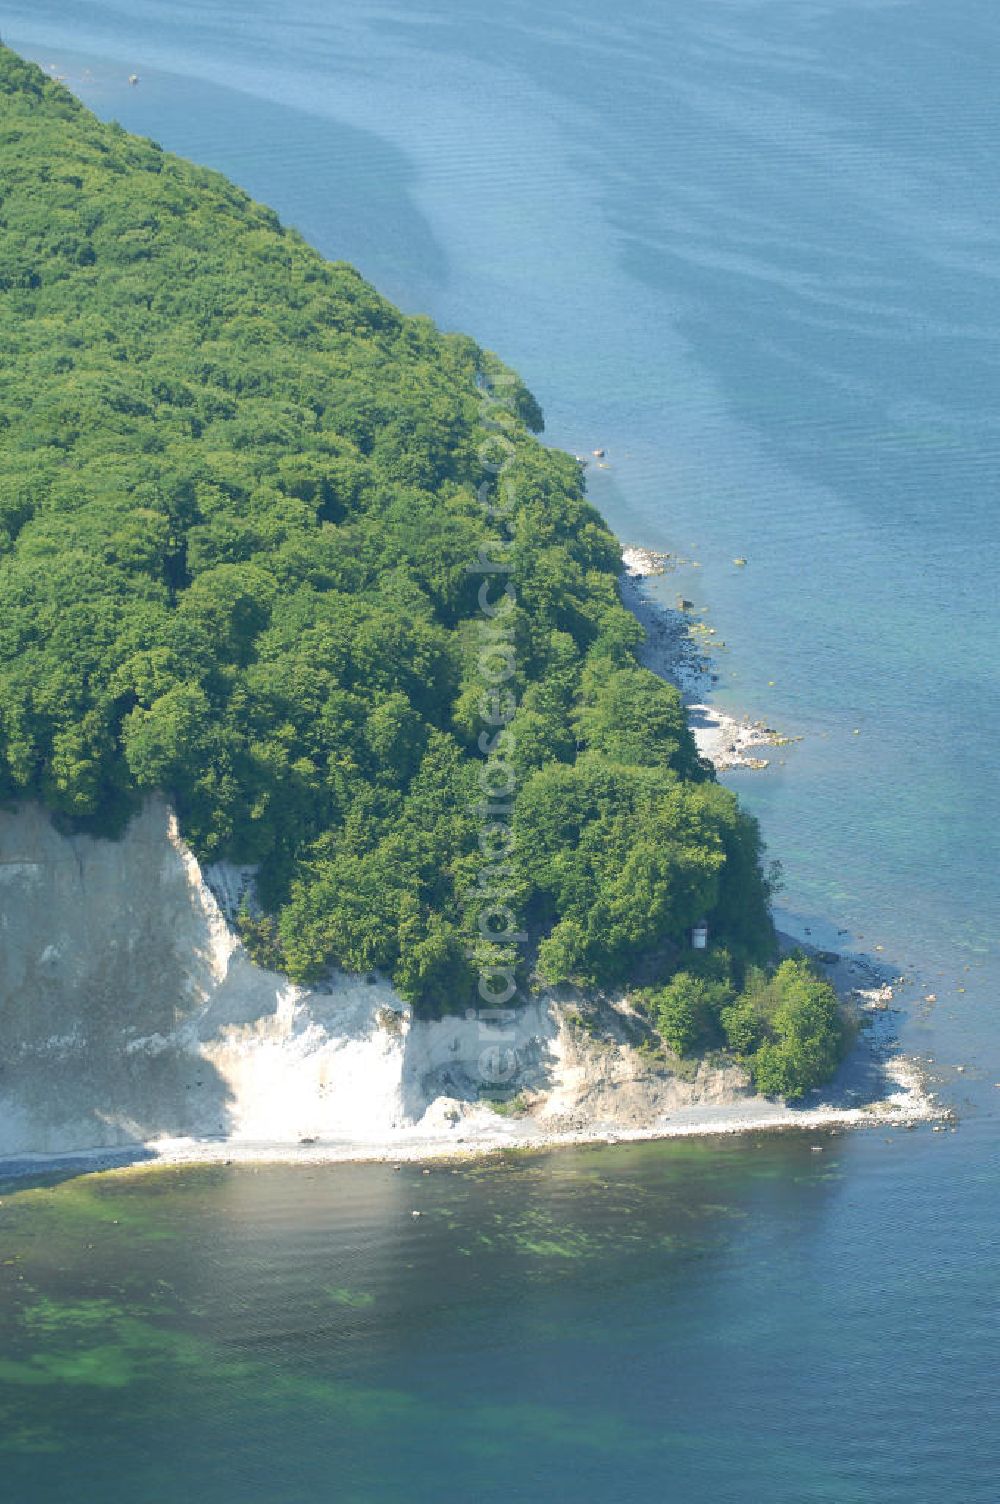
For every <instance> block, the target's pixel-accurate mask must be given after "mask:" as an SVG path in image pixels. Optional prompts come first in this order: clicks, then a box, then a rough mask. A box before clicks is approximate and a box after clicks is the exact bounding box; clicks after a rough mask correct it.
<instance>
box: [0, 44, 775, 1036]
mask: <svg viewBox="0 0 1000 1504" xmlns="http://www.w3.org/2000/svg"><path fill="white" fill-rule="evenodd" d="M0 196H2V198H0V351H2V354H0V799H3V800H4V801H7V802H9V801H12V800H15V799H18V798H24V797H34V798H38V799H41V800H43V801H44V802H45V804H46V805H47V806H48V807H49V808H50V809H51V810H52V811H53V812H54V813H55V814H56V815H57V816H58V817H59V818H60V819H62V820H64V821H67V822H71V823H72V824H73V825H74V826H75V827H77V828H84V829H89V830H91V831H95V832H98V833H100V834H104V835H114V834H116V833H118V832H120V831H121V829H122V828H123V826H124V823H125V822H126V820H127V818H128V816H129V814H130V812H131V811H132V810H133V809H134V808H135V806H136V804H137V802H138V801H139V800H140V799H141V798H142V796H143V795H144V794H145V793H146V792H148V791H151V790H162V791H164V792H165V793H167V794H168V795H169V796H170V798H171V799H172V800H173V802H174V803H175V806H176V808H177V810H178V814H179V817H180V821H181V828H182V830H183V832H184V834H185V836H186V837H187V838H188V840H189V841H190V842H191V844H192V845H193V847H194V848H195V850H196V851H197V852H198V853H199V855H201V856H202V857H205V858H215V857H220V856H227V857H230V858H233V859H236V860H240V861H245V862H255V863H259V864H260V868H261V898H262V901H263V904H264V906H265V909H266V910H267V912H268V913H269V914H270V915H271V916H272V917H273V921H274V923H273V925H269V924H268V923H258V924H257V925H256V927H255V930H256V937H257V941H258V943H262V938H264V939H266V940H267V943H268V946H269V948H270V953H271V956H272V959H274V960H276V961H277V963H278V964H280V965H281V966H282V967H283V968H284V969H285V970H287V971H288V972H289V973H290V974H292V975H293V976H296V977H299V978H304V979H307V978H311V977H315V976H318V975H319V974H320V973H321V972H322V971H324V970H325V969H326V968H328V967H329V966H330V965H333V964H337V965H341V966H344V967H346V968H348V969H353V970H367V969H369V968H373V967H377V968H382V969H384V970H385V971H386V972H388V973H389V974H391V975H392V976H393V978H394V979H395V981H396V983H397V985H398V986H399V987H400V988H401V990H402V991H403V993H404V994H405V995H406V996H407V997H409V998H411V999H413V1000H414V1001H416V1002H418V1003H419V1004H420V1005H421V1006H423V1007H424V1008H426V1009H429V1010H439V1009H445V1008H448V1007H453V1006H465V1004H466V1002H467V1001H469V989H474V984H475V966H476V963H477V957H476V956H475V955H473V956H471V957H470V955H469V954H468V952H469V950H470V949H472V950H475V947H474V946H473V945H471V942H470V921H469V913H470V905H471V906H472V907H473V908H474V900H475V895H476V894H477V893H478V892H479V891H480V889H481V884H480V877H481V873H482V867H483V858H482V855H481V851H480V834H481V828H482V821H483V815H482V813H481V810H480V808H479V806H480V803H481V799H482V795H481V792H480V789H481V785H480V773H481V771H482V766H483V755H484V754H483V750H482V748H481V746H480V743H479V736H480V733H481V731H482V729H483V722H482V719H481V702H482V697H483V683H482V678H481V673H480V667H479V652H480V648H481V645H482V641H481V639H482V630H483V621H482V617H481V612H480V609H479V606H478V605H477V592H478V590H479V586H480V584H481V582H482V576H481V575H477V574H475V573H472V572H470V570H469V565H470V563H474V561H475V560H476V559H477V557H478V556H479V553H480V550H481V548H483V547H484V545H488V544H489V541H490V540H491V539H494V540H497V545H498V546H499V544H500V543H501V542H503V543H504V544H505V547H506V553H505V557H506V558H507V559H508V560H509V562H510V565H511V571H512V573H511V576H510V578H511V580H512V581H513V582H514V584H515V587H516V598H517V599H516V605H515V606H512V607H511V609H510V610H509V611H508V612H507V613H506V614H505V616H504V621H503V630H504V633H505V634H506V637H507V638H508V639H509V640H510V641H511V642H512V643H513V645H514V649H515V658H516V664H517V673H516V676H515V678H514V679H513V680H512V681H511V684H510V686H509V687H511V688H512V689H513V691H514V694H515V695H516V699H517V703H518V709H517V713H516V715H515V717H514V719H513V721H512V722H511V724H510V726H509V727H508V728H507V731H506V733H505V735H504V736H503V737H502V738H500V741H499V745H498V746H497V747H495V748H493V749H492V750H491V749H489V748H488V749H487V754H486V755H488V756H491V757H493V758H494V759H498V760H499V759H503V760H504V762H505V763H506V764H507V765H508V766H509V765H511V764H512V765H513V766H514V767H515V769H516V773H517V780H518V783H517V794H516V799H515V811H516V813H515V819H514V827H515V835H516V839H515V842H514V846H513V849H512V851H511V853H510V856H509V860H508V861H506V862H505V863H503V864H502V865H503V868H504V885H505V887H504V891H505V894H506V899H507V901H509V902H510V903H511V905H512V907H514V908H516V910H517V912H518V913H519V914H520V915H523V916H524V922H525V925H526V927H527V932H528V933H529V935H530V936H531V940H532V948H531V950H530V952H529V954H531V955H532V956H533V957H535V958H536V959H537V964H538V967H539V970H540V973H541V975H542V976H543V977H545V978H546V979H547V980H551V981H559V980H566V979H578V980H582V981H588V982H593V981H596V982H600V983H613V982H617V981H620V980H623V979H625V978H627V977H629V976H630V975H632V974H633V972H634V970H635V968H636V966H637V965H639V964H640V963H641V962H642V961H643V959H644V958H648V957H649V956H650V955H666V956H669V955H670V954H671V951H672V948H674V947H677V946H679V945H681V944H682V943H683V937H684V933H685V930H686V928H687V927H688V926H689V925H691V924H692V923H693V922H694V921H695V920H696V919H697V918H698V917H700V915H701V914H702V913H705V914H707V915H708V916H709V918H710V920H711V922H712V925H713V933H714V935H715V936H716V937H717V938H718V939H719V940H720V941H721V942H723V943H724V944H725V945H726V946H727V947H728V948H729V949H730V951H731V952H732V953H733V954H734V955H735V956H737V957H743V958H744V959H747V958H751V957H757V956H760V955H761V954H762V953H763V952H766V951H767V949H768V946H769V944H770V935H771V931H770V924H769V920H768V916H767V896H766V885H765V884H764V882H763V880H762V877H761V872H760V859H759V858H760V852H759V839H758V833H757V828H756V825H755V824H754V822H753V821H752V820H751V819H750V818H749V817H748V816H747V815H746V814H744V813H743V812H742V811H741V810H740V809H739V808H738V806H737V803H736V800H735V799H734V797H733V796H732V795H731V794H730V793H729V792H728V791H727V790H725V789H723V788H722V787H720V786H719V785H718V784H717V783H716V782H715V780H714V778H713V776H712V773H711V770H710V769H709V768H708V767H707V766H706V765H705V764H704V763H702V762H701V761H700V759H699V758H698V756H697V754H696V751H695V748H694V744H693V741H692V739H691V736H690V733H689V730H688V728H687V724H686V721H685V718H684V714H683V710H682V707H681V704H680V700H679V697H678V696H677V694H676V692H675V691H674V690H673V689H672V688H670V687H668V686H667V685H665V684H663V683H662V682H661V681H660V680H658V679H656V678H655V677H654V676H653V675H651V674H650V673H648V672H647V671H646V670H644V669H642V668H640V667H639V666H638V663H637V661H636V659H635V656H634V648H635V645H636V643H637V640H638V639H639V636H640V632H639V629H638V627H637V625H636V623H635V621H634V619H633V617H632V616H631V615H630V614H629V613H628V612H627V611H625V610H624V608H623V607H622V604H621V601H620V597H619V591H618V583H617V576H618V571H619V569H620V551H619V547H618V544H617V542H616V540H615V539H614V537H613V536H612V534H611V533H610V532H609V530H608V529H607V527H606V526H605V524H604V523H603V521H602V519H601V518H600V516H599V515H598V514H597V512H596V511H595V510H594V508H593V507H591V506H590V505H589V504H588V502H587V501H586V499H585V497H584V494H583V480H582V473H581V469H580V467H579V465H578V464H577V463H576V461H574V460H573V459H572V458H571V457H570V456H568V455H565V454H562V453H558V452H556V451H553V450H550V449H546V448H545V447H544V446H543V445H542V444H541V443H540V442H539V441H538V439H537V438H536V437H534V433H535V432H537V431H538V430H539V429H540V427H541V419H540V415H539V413H538V409H537V407H536V405H535V403H534V401H533V399H532V398H531V397H530V395H529V394H528V393H527V392H526V391H525V390H524V388H523V387H522V386H521V385H520V384H519V383H517V382H513V383H512V384H510V385H509V386H508V387H507V388H506V390H509V391H510V392H511V393H512V397H511V399H510V409H511V415H510V417H509V420H508V421H507V424H506V431H507V433H508V434H509V436H510V439H511V441H512V443H513V445H514V449H515V457H514V459H513V460H512V461H511V463H510V465H509V467H508V469H507V471H506V473H505V482H506V484H507V486H508V488H509V495H510V496H511V497H513V507H512V510H511V513H510V520H509V526H508V525H504V526H500V524H499V523H498V522H497V520H496V518H495V517H494V518H492V519H491V516H490V514H489V513H488V512H486V511H485V510H484V508H483V506H482V505H481V502H480V500H479V499H477V493H478V491H479V488H480V487H481V486H482V485H483V482H484V479H486V472H485V471H484V466H483V460H482V457H481V454H480V450H481V446H482V444H483V441H484V439H485V438H486V436H487V430H486V429H485V428H484V426H483V423H484V401H483V389H484V384H485V385H486V386H487V387H488V386H489V385H490V383H495V382H496V381H497V379H498V378H499V377H501V376H502V375H503V374H504V372H503V368H502V367H501V366H500V364H499V362H498V361H496V359H495V358H494V357H492V356H490V355H489V354H487V353H485V352H483V351H482V350H481V349H479V348H478V347H477V346H476V344H475V343H474V342H473V341H472V340H470V339H468V338H464V337H461V336H456V335H443V334H441V333H439V332H438V331H437V330H436V329H435V328H434V326H433V325H432V324H431V323H430V322H429V321H428V320H426V319H422V318H409V317H404V316H403V315H402V314H401V313H399V312H398V311H397V310H396V309H395V308H393V307H392V306H391V305H390V304H389V303H387V302H386V301H385V300H384V299H383V298H381V297H379V295H378V294H377V293H376V292H375V291H374V290H373V289H372V288H371V287H370V286H368V284H367V283H366V282H365V281H364V280H363V279H362V278H361V277H360V276H359V275H358V274H357V272H355V271H353V270H352V269H351V268H350V267H349V266H346V265H344V264H341V263H329V262H327V261H325V260H324V259H323V258H322V257H321V256H320V255H319V254H318V253H317V252H316V251H314V250H312V249H311V248H310V247H309V246H308V245H306V244H305V242H304V241H303V240H302V239H301V237H300V236H298V235H297V234H296V233H294V232H293V231H291V230H288V229H286V228H285V227H283V226H282V225H281V223H280V222H279V220H278V218H277V217H276V215H275V214H274V213H272V212H271V211H270V210H268V209H266V208H263V207H261V206H260V205H259V204H256V203H254V202H252V201H251V200H250V199H249V198H248V197H247V196H246V195H245V194H244V193H242V192H241V191H240V190H239V189H237V188H235V187H234V186H233V185H232V184H231V183H229V182H227V181H226V180H225V179H224V178H222V177H220V176H219V175H217V174H215V173H212V172H208V171H204V170H202V169H200V168H197V167H194V166H192V165H190V164H188V163H186V162H183V161H181V160H179V159H177V158H176V157H172V156H170V155H168V154H166V153H164V152H163V151H162V150H160V148H159V147H158V146H156V145H155V144H153V143H151V142H149V141H143V140H140V139H137V138H135V137H133V136H130V135H128V134H126V133H125V132H124V131H123V130H121V129H120V128H119V127H117V126H115V125H105V124H102V123H100V122H99V121H98V120H97V119H96V118H95V117H94V116H93V115H91V114H90V113H89V112H88V111H87V110H85V109H84V108H83V107H82V106H81V105H80V104H79V103H78V102H77V101H76V100H74V99H73V97H72V96H71V95H70V94H68V93H67V92H66V91H65V90H64V89H63V88H62V87H60V86H59V85H57V84H55V83H53V82H52V81H50V80H48V79H47V78H46V77H45V76H44V75H43V74H42V73H41V72H40V71H39V70H38V69H36V68H34V67H33V66H31V65H28V64H26V63H24V62H22V61H21V60H20V59H19V58H17V57H16V56H15V55H14V54H12V53H10V52H9V51H7V50H6V49H0ZM472 933H473V934H474V933H475V921H474V920H473V922H472Z"/></svg>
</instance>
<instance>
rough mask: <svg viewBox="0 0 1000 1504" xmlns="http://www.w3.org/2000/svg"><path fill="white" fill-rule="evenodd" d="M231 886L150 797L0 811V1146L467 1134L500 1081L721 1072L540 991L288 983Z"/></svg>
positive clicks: (667, 1102) (559, 1107)
mask: <svg viewBox="0 0 1000 1504" xmlns="http://www.w3.org/2000/svg"><path fill="white" fill-rule="evenodd" d="M206 878H207V880H206ZM238 887H239V874H238V873H233V872H232V871H226V870H224V869H218V870H217V869H208V871H207V874H203V873H202V871H201V869H200V867H199V865H198V862H197V861H196V860H195V858H194V857H193V855H192V854H191V852H190V851H189V850H188V849H187V847H186V846H185V845H184V843H183V841H182V840H181V838H180V836H179V834H178V831H177V825H176V820H175V819H174V817H173V815H172V814H171V812H170V810H169V809H168V807H167V805H166V804H165V803H164V802H163V801H162V800H159V799H151V800H149V801H148V802H147V803H146V805H145V807H144V808H143V810H142V812H141V813H140V814H139V815H138V816H137V817H136V818H135V819H134V820H133V822H132V824H131V825H130V827H129V829H128V831H127V832H126V834H125V835H124V837H123V838H122V839H121V840H119V841H103V840H96V839H94V838H92V837H89V836H82V835H77V836H65V835H62V834H60V833H59V832H58V831H57V830H56V829H55V828H54V826H53V825H52V823H51V820H50V819H49V817H48V815H47V814H46V813H45V811H43V810H42V809H40V808H39V807H37V806H35V805H23V806H21V807H19V808H17V809H15V810H13V811H10V812H0V1157H10V1156H14V1155H18V1154H23V1153H45V1154H61V1153H67V1152H72V1151H76V1150H80V1149H90V1148H113V1147H119V1146H124V1145H131V1144H136V1143H143V1142H151V1141H155V1140H157V1139H164V1138H194V1139H202V1140H204V1139H213V1138H223V1139H226V1140H228V1141H233V1142H243V1143H273V1144H276V1145H277V1144H288V1143H296V1142H298V1141H299V1140H301V1139H303V1138H315V1139H318V1140H321V1141H323V1142H329V1143H332V1144H336V1143H343V1144H365V1143H371V1144H373V1145H375V1144H382V1145H385V1144H390V1145H391V1144H392V1143H393V1142H395V1141H399V1140H402V1139H403V1138H405V1137H406V1136H408V1135H412V1134H418V1135H419V1134H424V1135H432V1134H437V1135H441V1134H444V1135H448V1134H452V1135H454V1136H457V1137H458V1138H459V1139H460V1138H461V1137H462V1136H463V1135H464V1131H465V1130H468V1131H469V1133H470V1135H471V1136H472V1137H475V1136H476V1127H477V1123H478V1124H479V1125H480V1126H481V1123H482V1120H483V1119H484V1118H486V1119H491V1120H492V1121H494V1122H496V1121H497V1119H496V1117H495V1114H494V1113H493V1110H492V1108H491V1107H489V1106H488V1105H484V1102H485V1101H487V1100H488V1099H489V1098H490V1097H491V1096H495V1095H497V1093H498V1091H499V1090H500V1089H501V1088H504V1089H506V1090H507V1091H508V1092H510V1091H522V1092H524V1093H525V1094H526V1097H527V1099H528V1100H529V1101H530V1103H531V1109H532V1124H533V1125H535V1126H536V1127H537V1128H538V1129H539V1130H540V1131H541V1130H542V1129H543V1125H544V1129H545V1130H547V1131H553V1130H554V1131H557V1132H558V1131H559V1130H565V1131H567V1132H573V1131H580V1130H584V1129H587V1128H594V1127H595V1126H599V1125H606V1126H607V1127H608V1128H609V1129H613V1128H614V1126H615V1124H616V1123H618V1122H620V1123H621V1124H622V1126H626V1125H628V1126H643V1125H647V1126H653V1125H654V1124H655V1123H656V1122H657V1121H658V1119H659V1118H660V1117H662V1115H663V1113H664V1112H665V1111H667V1110H668V1109H669V1108H671V1107H673V1106H677V1105H684V1104H685V1103H689V1102H691V1101H692V1100H712V1099H715V1100H718V1099H719V1096H720V1093H725V1092H728V1091H731V1090H732V1089H733V1087H734V1085H735V1087H736V1089H737V1090H739V1082H738V1081H736V1082H734V1081H733V1080H730V1079H729V1078H728V1076H727V1075H726V1074H725V1073H719V1072H715V1073H714V1074H713V1073H705V1072H703V1073H700V1079H699V1080H698V1081H697V1082H696V1083H694V1084H693V1085H692V1084H690V1083H683V1082H680V1081H677V1080H675V1079H674V1078H672V1077H670V1076H669V1075H668V1074H666V1073H663V1072H653V1073H651V1072H650V1069H649V1067H648V1064H645V1063H643V1062H642V1061H641V1059H640V1057H638V1055H637V1054H636V1052H635V1051H634V1050H630V1049H628V1048H618V1049H615V1048H611V1049H608V1048H606V1047H605V1048H598V1047H596V1046H594V1045H592V1044H591V1043H590V1042H589V1041H588V1040H586V1039H585V1038H582V1037H581V1036H580V1035H579V1033H578V1032H577V1033H574V1031H573V1029H572V1028H571V1027H570V1025H569V1024H568V1022H567V1010H566V1009H565V1008H561V1007H560V1006H559V1005H558V1004H556V1003H553V1002H552V1001H550V1000H546V999H541V1000H539V1001H537V1002H535V1003H532V1004H530V1005H529V1006H528V1007H527V1008H525V1009H523V1010H520V1011H519V1012H518V1014H517V1015H516V1017H510V1016H508V1017H505V1018H503V1019H500V1020H497V1019H494V1018H491V1017H489V1016H485V1017H481V1016H478V1015H475V1014H470V1015H469V1016H460V1017H457V1018H456V1017H448V1018H443V1019H441V1020H439V1021H436V1022H427V1021H422V1020H414V1019H413V1018H412V1015H411V1011H410V1009H409V1008H408V1007H407V1006H406V1005H405V1004H404V1003H403V1002H402V1001H401V999H400V998H399V997H398V995H397V994H396V993H395V992H394V991H393V989H392V988H391V986H390V985H389V984H388V983H387V982H385V981H384V980H371V981H368V980H366V979H364V978H359V977H345V976H334V977H331V978H330V980H329V982H328V983H326V984H324V985H323V986H322V987H318V988H312V989H309V988H303V987H298V986H296V985H294V984H293V983H291V982H289V981H288V979H287V978H285V977H282V976H280V975H278V974H276V973H273V972H267V971H263V970H261V969H260V968H259V967H257V966H255V965H254V964H253V963H252V962H251V961H250V959H249V957H248V956H247V954H246V952H245V951H244V949H243V947H242V946H241V944H240V943H239V940H238V939H237V937H236V935H235V933H234V932H233V930H232V928H231V927H230V925H229V923H228V921H227V917H226V912H225V910H226V909H227V908H230V909H231V907H232V905H233V903H234V901H235V897H236V890H238Z"/></svg>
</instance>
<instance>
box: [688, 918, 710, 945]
mask: <svg viewBox="0 0 1000 1504" xmlns="http://www.w3.org/2000/svg"><path fill="white" fill-rule="evenodd" d="M691 949H692V950H707V949H708V920H707V919H699V920H698V923H697V924H696V925H694V927H693V928H692V930H691Z"/></svg>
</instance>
